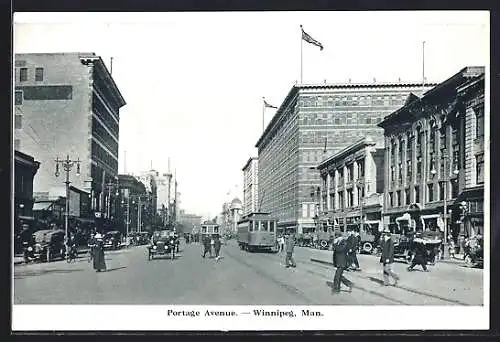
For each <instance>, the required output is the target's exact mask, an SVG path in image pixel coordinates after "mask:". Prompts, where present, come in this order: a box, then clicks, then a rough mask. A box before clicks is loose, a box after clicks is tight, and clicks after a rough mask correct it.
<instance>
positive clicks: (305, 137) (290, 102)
mask: <svg viewBox="0 0 500 342" xmlns="http://www.w3.org/2000/svg"><path fill="white" fill-rule="evenodd" d="M434 85H435V84H425V85H422V84H417V83H390V84H385V83H376V84H351V83H349V84H321V85H305V84H302V85H295V86H293V87H292V88H291V89H290V91H289V93H288V95H287V96H286V98H285V100H284V101H283V103H282V104H281V105H280V107H279V108H278V110H277V111H276V114H275V115H274V117H273V118H272V120H271V122H270V123H269V124H268V126H267V127H266V129H265V131H264V133H263V134H262V136H261V137H260V139H259V140H258V142H257V144H256V147H257V149H258V159H259V164H258V169H259V194H258V198H259V202H260V203H261V211H264V212H270V213H271V214H272V215H274V216H276V217H277V218H278V219H279V222H278V229H279V230H283V229H289V230H293V231H295V232H297V233H305V232H307V231H311V230H314V227H315V222H314V216H315V209H316V203H317V199H316V194H317V189H318V188H319V187H320V185H321V179H320V175H319V173H318V170H317V169H315V167H316V166H317V165H318V164H319V163H320V162H321V161H322V160H324V159H326V158H328V157H329V156H331V155H333V154H335V153H337V152H339V151H340V150H342V149H343V148H346V147H347V146H349V145H351V144H353V143H354V142H356V141H357V140H359V139H360V138H361V137H363V136H370V137H371V138H372V139H374V140H375V141H378V140H380V142H382V143H383V141H384V131H383V129H381V128H380V127H378V126H377V123H379V122H380V121H382V119H383V118H384V117H385V116H387V115H389V114H390V113H392V112H393V111H394V110H396V109H398V108H400V107H402V106H403V105H404V103H405V101H406V100H407V97H408V95H409V94H410V93H423V92H425V91H427V90H429V89H430V88H431V87H432V86H434Z"/></svg>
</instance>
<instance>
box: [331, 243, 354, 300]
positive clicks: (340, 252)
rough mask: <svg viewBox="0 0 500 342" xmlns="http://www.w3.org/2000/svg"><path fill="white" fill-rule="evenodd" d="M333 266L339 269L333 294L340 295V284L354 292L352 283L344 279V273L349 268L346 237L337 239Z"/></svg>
mask: <svg viewBox="0 0 500 342" xmlns="http://www.w3.org/2000/svg"><path fill="white" fill-rule="evenodd" d="M333 265H334V266H335V267H336V268H337V270H336V271H335V276H334V278H333V287H332V294H337V293H340V283H342V284H344V285H346V286H347V287H348V288H349V292H351V291H352V282H351V281H349V280H348V279H347V278H346V277H344V271H345V270H346V268H347V267H348V266H349V265H348V256H347V239H346V238H344V237H341V238H337V239H335V242H334V244H333Z"/></svg>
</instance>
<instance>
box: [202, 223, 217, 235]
mask: <svg viewBox="0 0 500 342" xmlns="http://www.w3.org/2000/svg"><path fill="white" fill-rule="evenodd" d="M219 234H220V226H219V225H218V224H217V223H213V222H209V221H205V222H204V223H203V224H202V225H201V236H202V237H210V238H211V237H213V236H214V235H219Z"/></svg>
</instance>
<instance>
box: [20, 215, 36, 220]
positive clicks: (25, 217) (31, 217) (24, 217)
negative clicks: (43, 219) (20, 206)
mask: <svg viewBox="0 0 500 342" xmlns="http://www.w3.org/2000/svg"><path fill="white" fill-rule="evenodd" d="M19 219H20V220H31V221H33V220H35V218H34V217H33V216H21V215H19Z"/></svg>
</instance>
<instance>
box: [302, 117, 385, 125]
mask: <svg viewBox="0 0 500 342" xmlns="http://www.w3.org/2000/svg"><path fill="white" fill-rule="evenodd" d="M382 120H383V117H369V118H363V117H362V118H356V117H351V118H349V117H347V118H328V119H321V118H316V119H311V118H303V119H302V120H301V124H302V125H304V126H307V125H317V126H322V125H331V126H359V125H375V124H377V123H379V122H381V121H382Z"/></svg>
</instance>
